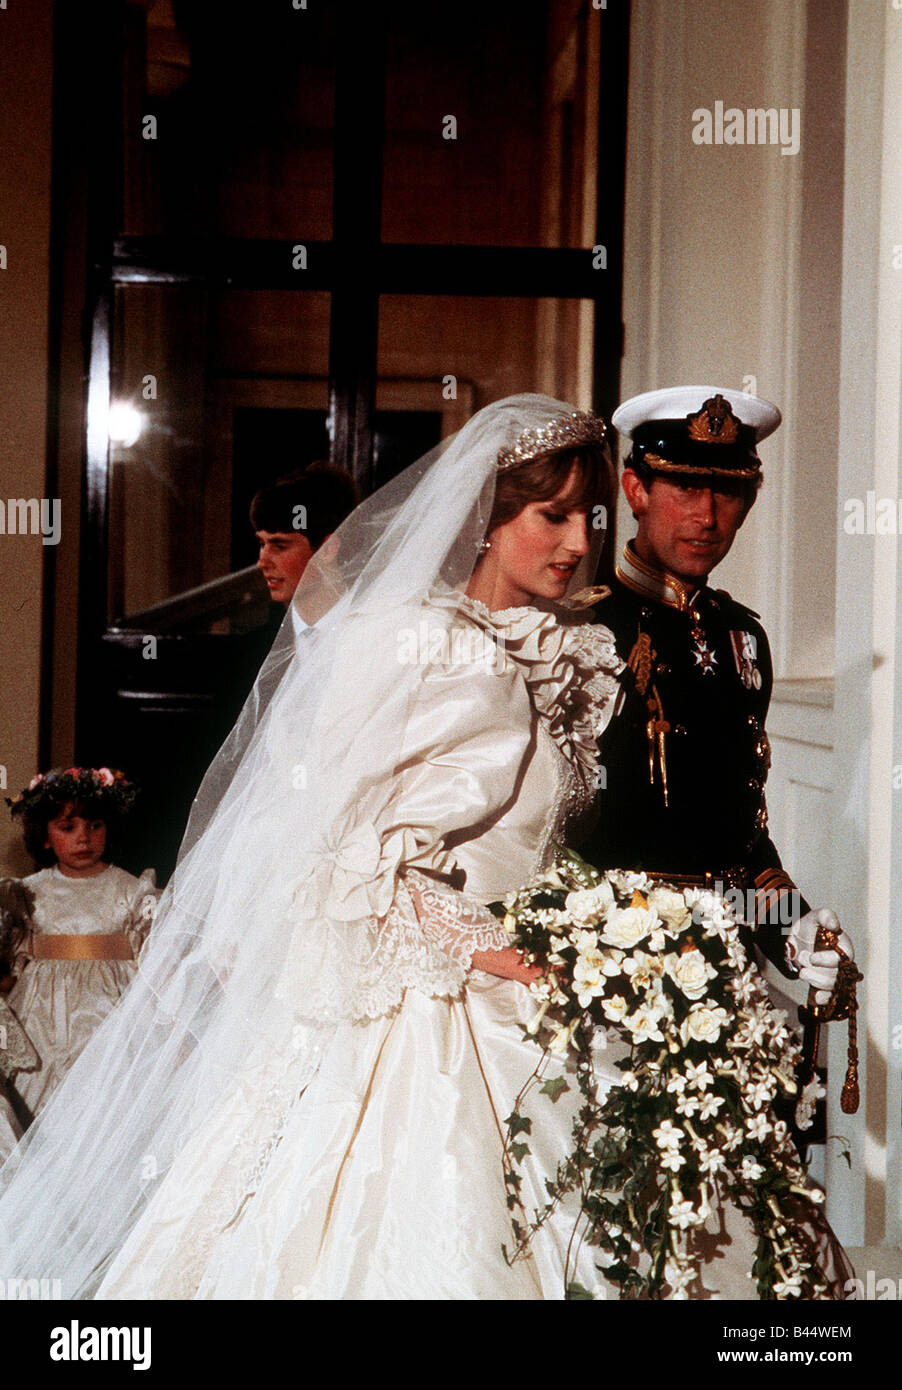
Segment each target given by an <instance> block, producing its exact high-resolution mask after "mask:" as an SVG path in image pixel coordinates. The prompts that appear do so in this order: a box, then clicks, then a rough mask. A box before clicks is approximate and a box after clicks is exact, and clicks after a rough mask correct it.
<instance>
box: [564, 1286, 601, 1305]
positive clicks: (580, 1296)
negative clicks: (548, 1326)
mask: <svg viewBox="0 0 902 1390" xmlns="http://www.w3.org/2000/svg"><path fill="white" fill-rule="evenodd" d="M567 1297H568V1298H569V1299H572V1300H573V1301H574V1302H576V1303H587V1302H588V1303H594V1302H595V1299H594V1298H593V1296H592V1294H590V1293H589V1290H588V1289H584V1288H583V1286H582V1284H577V1283H575V1282H574V1283H572V1284H568V1285H567Z"/></svg>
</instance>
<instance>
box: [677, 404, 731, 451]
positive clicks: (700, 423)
mask: <svg viewBox="0 0 902 1390" xmlns="http://www.w3.org/2000/svg"><path fill="white" fill-rule="evenodd" d="M686 419H687V420H688V421H689V438H690V439H694V440H695V441H696V443H698V444H735V443H736V440H737V439H738V437H739V425H740V421H739V420H737V418H736V416H735V415H734V414H733V410H732V407H731V406H730V403H729V401H725V400H724V398H723V396H721V395H720V394H719V393H718V395H716V396H711V397H710V398H709V399H708V400H706V401H705V403H704V405H703V406H702V408H701V410H700V411H699V412H698V414H697V415H687V416H686Z"/></svg>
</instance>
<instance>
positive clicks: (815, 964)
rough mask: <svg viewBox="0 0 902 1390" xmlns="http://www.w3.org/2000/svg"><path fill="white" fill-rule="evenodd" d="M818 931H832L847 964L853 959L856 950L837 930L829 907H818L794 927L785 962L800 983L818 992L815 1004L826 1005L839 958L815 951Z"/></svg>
mask: <svg viewBox="0 0 902 1390" xmlns="http://www.w3.org/2000/svg"><path fill="white" fill-rule="evenodd" d="M818 927H828V928H831V929H832V930H833V931H835V932H836V933H837V940H838V943H839V945H840V946H841V947H842V949H843V950H844V951H845V953H846V955H847V956H848V957H849V959H850V960H854V959H855V948H854V946H853V945H852V942H851V940H850V939H849V937H848V936H847V935H846V933H845V932H844V931H842V930H841V929H840V925H839V918H838V917H837V915H836V913H835V912H831V911H830V908H829V907H819V908H816V909H815V911H814V912H806V913H805V916H804V917H800V918H799V920H798V921H797V922H795V923H793V925H792V927H791V928H790V931H789V935H788V937H787V938H786V960H787V962H788V964H789V965H790V967H794V968H795V969H796V970H798V972H799V979H800V980H804V981H805V983H806V985H811V986H812V988H814V989H815V990H817V993H816V994H815V996H814V1002H815V1004H826V1003H827V1001H828V999H829V998H830V995H831V994H832V993H833V988H834V985H835V984H836V974H837V971H838V970H839V961H840V957H839V954H838V953H837V952H836V951H815V949H814V939H815V937H816V936H817V929H818Z"/></svg>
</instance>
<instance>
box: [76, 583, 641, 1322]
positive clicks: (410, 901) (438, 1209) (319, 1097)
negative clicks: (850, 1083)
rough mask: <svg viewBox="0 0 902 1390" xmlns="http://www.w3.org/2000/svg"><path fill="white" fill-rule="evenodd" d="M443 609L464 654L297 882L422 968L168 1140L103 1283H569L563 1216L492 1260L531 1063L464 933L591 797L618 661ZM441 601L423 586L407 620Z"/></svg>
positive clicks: (262, 1068)
mask: <svg viewBox="0 0 902 1390" xmlns="http://www.w3.org/2000/svg"><path fill="white" fill-rule="evenodd" d="M451 604H453V606H454V607H455V608H456V609H457V611H458V623H459V626H458V628H457V629H456V631H457V632H458V633H459V632H460V631H461V626H460V625H463V624H464V623H468V624H469V625H470V626H471V629H472V631H473V633H474V635H476V638H477V642H476V644H474V649H475V650H477V651H478V654H477V656H476V657H475V659H473V660H470V661H466V660H464V661H462V662H459V663H452V664H448V665H441V666H436V668H435V672H434V678H432V679H429V680H426V681H424V682H423V685H422V689H421V697H420V699H419V700H418V704H417V707H416V709H415V710H414V711H413V714H412V716H411V719H410V722H409V725H408V729H407V737H406V741H405V746H404V747H403V748H402V749H399V750H398V753H397V768H398V771H397V772H396V773H395V774H394V775H392V776H391V777H388V778H386V781H385V784H384V785H383V786H381V787H379V788H377V789H375V793H374V795H373V796H372V797H371V798H369V799H368V800H366V801H365V802H362V803H361V804H360V805H359V807H358V808H357V809H356V811H355V814H354V816H353V817H351V818H350V819H349V821H348V822H347V823H346V824H345V825H344V826H343V827H342V832H341V837H340V841H339V842H338V843H336V844H334V846H333V847H332V854H331V860H330V861H325V860H324V862H323V863H322V864H321V865H320V866H319V870H318V872H317V873H316V874H315V875H314V879H315V882H314V886H313V887H311V889H310V890H309V891H310V893H311V895H321V900H320V901H319V902H317V903H313V902H311V901H310V900H309V899H308V901H307V903H306V905H305V911H306V912H311V913H312V912H317V911H319V912H321V913H322V914H324V915H326V916H329V915H332V914H334V913H335V911H336V905H335V903H334V902H332V901H330V895H335V896H337V897H339V898H342V899H344V900H345V901H346V900H347V899H348V898H349V897H351V896H352V895H356V896H358V897H362V898H365V900H366V903H367V905H368V906H369V908H370V910H372V911H373V912H380V911H383V910H384V908H385V905H386V904H388V912H387V916H388V921H389V923H390V925H389V927H388V929H387V930H388V931H389V933H390V934H393V935H394V937H395V940H394V941H393V942H392V943H391V946H390V948H389V949H390V950H391V952H392V956H393V959H394V960H395V962H396V964H398V965H400V960H401V957H405V958H406V959H408V960H412V959H414V957H416V956H418V955H420V954H421V950H420V939H425V941H426V942H427V944H428V945H429V946H430V947H431V948H433V950H432V953H431V955H430V956H428V957H423V958H422V959H421V960H420V961H419V962H418V963H416V964H414V967H413V976H408V978H414V977H415V976H417V975H420V976H421V978H420V982H419V985H417V984H412V985H410V986H408V988H407V989H406V991H405V993H404V996H403V999H402V1000H401V1001H400V1003H399V1004H398V1005H397V1006H395V1007H394V1008H392V1009H391V1010H389V1011H388V1012H387V1013H384V1014H381V1015H379V1016H377V1017H375V1018H371V1019H368V1020H364V1021H358V1022H355V1023H348V1024H346V1025H344V1026H343V1027H341V1028H340V1029H339V1030H338V1031H337V1032H336V1034H335V1036H334V1037H333V1038H332V1040H331V1041H330V1043H329V1045H328V1047H327V1049H326V1051H325V1054H324V1055H323V1057H322V1059H321V1062H320V1065H319V1067H318V1070H317V1073H316V1076H315V1078H314V1079H313V1080H312V1081H310V1082H309V1083H308V1084H307V1086H306V1088H305V1089H304V1090H303V1091H302V1092H301V1093H300V1094H298V1093H297V1092H298V1086H297V1085H296V1084H295V1083H293V1081H292V1066H293V1062H292V1050H291V1043H290V1039H286V1040H284V1045H283V1046H282V1047H281V1049H278V1050H274V1051H270V1052H269V1053H268V1055H265V1056H261V1057H260V1058H258V1059H257V1060H256V1061H255V1063H254V1065H253V1066H252V1067H250V1068H249V1069H248V1071H247V1073H246V1074H245V1075H243V1076H242V1077H241V1078H240V1083H239V1084H237V1085H236V1087H235V1091H234V1093H233V1095H232V1096H231V1098H230V1099H229V1101H228V1102H227V1103H226V1104H225V1105H224V1106H223V1107H222V1109H221V1111H220V1113H219V1114H218V1115H217V1116H216V1117H215V1119H214V1121H213V1123H212V1124H210V1125H207V1126H205V1127H204V1128H203V1129H202V1130H201V1131H199V1132H198V1133H197V1134H196V1135H195V1136H193V1137H192V1139H191V1140H190V1141H189V1142H188V1143H187V1144H186V1145H185V1147H184V1149H183V1151H182V1154H181V1156H180V1158H179V1159H178V1161H177V1162H176V1164H175V1166H174V1167H173V1168H172V1169H171V1171H170V1173H169V1175H168V1177H167V1178H166V1180H165V1181H164V1183H163V1184H162V1186H161V1187H160V1189H159V1191H158V1193H157V1195H156V1196H155V1198H154V1199H153V1200H152V1202H151V1203H150V1206H149V1207H148V1210H147V1212H146V1214H145V1216H144V1218H143V1219H142V1221H141V1222H140V1224H139V1225H138V1226H137V1227H136V1229H135V1230H134V1232H133V1234H132V1236H131V1238H130V1239H129V1241H128V1242H127V1244H126V1245H125V1247H124V1248H123V1249H122V1251H121V1252H120V1254H119V1256H118V1257H117V1259H116V1260H115V1262H114V1263H113V1265H112V1267H111V1268H110V1270H109V1272H108V1274H107V1277H106V1279H105V1280H104V1283H103V1285H102V1287H101V1289H100V1297H109V1298H146V1297H155V1298H191V1297H195V1296H200V1297H222V1298H318V1299H322V1298H326V1299H347V1298H410V1299H412V1298H436V1299H475V1298H498V1299H502V1298H503V1299H520V1298H559V1297H562V1296H563V1292H564V1287H563V1266H564V1260H563V1252H564V1250H565V1248H566V1243H567V1241H568V1240H569V1236H570V1233H571V1232H570V1228H569V1227H568V1225H567V1223H566V1221H563V1220H562V1221H561V1222H560V1223H559V1224H558V1226H557V1227H556V1228H555V1229H554V1231H553V1232H549V1233H548V1235H547V1237H546V1236H545V1234H544V1233H543V1237H542V1239H541V1240H539V1241H537V1242H536V1248H535V1251H534V1254H533V1256H532V1257H531V1258H529V1259H526V1260H520V1261H517V1262H515V1263H514V1264H513V1265H511V1266H508V1265H507V1264H506V1262H505V1260H504V1258H503V1255H502V1245H505V1244H507V1245H508V1246H510V1245H511V1244H512V1240H511V1228H510V1220H509V1213H508V1210H507V1206H506V1202H505V1186H504V1181H503V1169H502V1137H503V1133H504V1120H505V1118H506V1116H507V1115H508V1114H509V1112H510V1110H511V1109H512V1108H513V1103H514V1100H515V1098H516V1096H517V1093H518V1092H519V1090H520V1088H521V1086H522V1085H523V1084H524V1082H525V1081H526V1079H527V1078H528V1076H529V1074H530V1072H531V1071H532V1069H533V1068H534V1066H535V1065H536V1062H537V1061H538V1058H539V1052H538V1049H537V1048H536V1047H535V1046H534V1045H533V1044H531V1043H529V1042H526V1041H524V1039H523V1035H522V1030H521V1025H522V1024H524V1023H526V1022H527V1021H528V1019H529V1018H530V1016H531V1015H532V1013H534V1012H535V1000H534V999H533V998H532V996H531V995H530V994H529V992H528V990H527V989H526V988H525V987H524V986H523V985H521V984H518V983H516V982H514V981H511V980H503V979H498V978H495V977H492V976H490V975H487V974H484V973H483V972H482V971H479V970H475V971H469V969H468V967H469V957H470V955H471V954H472V952H473V950H475V949H491V948H501V947H504V946H506V945H507V944H508V941H509V939H508V937H507V934H506V932H505V930H504V928H503V926H502V925H501V923H500V922H499V920H498V919H497V918H496V917H493V916H492V914H490V913H488V912H487V911H486V910H485V908H484V904H485V903H487V902H491V901H493V900H497V899H500V898H501V897H502V896H503V895H504V894H505V893H506V892H507V891H508V890H510V889H512V888H516V887H517V886H518V885H519V884H521V883H523V882H525V881H526V880H527V879H529V878H530V877H531V876H532V875H533V874H534V873H535V872H537V871H538V870H539V869H540V868H543V867H545V866H547V864H548V863H549V862H550V860H551V858H552V857H553V852H554V844H555V842H556V841H563V840H564V839H565V838H566V837H567V836H568V834H569V833H570V832H571V831H572V829H573V828H574V826H575V824H576V823H577V822H578V820H579V817H580V816H581V815H582V814H584V813H585V812H586V810H587V809H588V808H589V806H590V805H591V801H592V798H593V796H594V785H595V780H596V779H594V778H593V776H592V773H593V772H594V771H595V770H596V759H597V748H596V739H597V736H598V735H599V734H600V732H601V731H602V729H603V727H604V725H605V724H606V723H607V720H608V718H609V716H610V712H611V708H612V703H613V699H614V697H615V694H616V690H617V683H616V679H615V677H616V674H617V672H618V670H619V669H620V667H621V665H622V663H621V662H620V661H619V659H618V658H617V657H616V654H615V652H614V648H613V644H612V642H611V638H610V634H609V633H608V632H607V630H606V629H604V628H600V627H594V626H588V625H581V624H578V623H577V622H575V621H573V620H570V621H567V620H566V618H565V619H564V621H563V622H562V621H559V620H558V618H557V617H556V616H555V615H554V614H553V613H551V612H543V611H540V610H539V609H537V608H520V609H511V610H507V611H506V612H503V613H490V612H489V611H488V610H487V609H485V608H484V607H483V606H482V605H480V604H477V603H475V602H473V601H470V600H467V599H465V598H462V596H461V595H459V594H458V595H456V596H453V597H452V596H450V595H449V596H447V597H446V599H445V600H444V607H445V608H447V607H448V606H449V605H451ZM442 607H443V602H442V599H441V598H440V597H436V598H435V599H433V601H432V603H430V604H427V605H425V606H424V610H423V614H424V620H425V621H427V622H428V621H429V619H430V617H431V616H433V615H436V614H438V615H439V616H440V612H441V609H442ZM480 634H481V635H482V636H483V638H484V639H487V640H485V642H484V645H483V646H482V647H481V648H480V647H478V645H477V644H478V641H479V635H480ZM496 640H497V642H498V645H497V646H496ZM453 882H459V883H461V884H462V888H463V891H460V890H457V889H455V888H453V887H451V886H450V885H451V883H453ZM353 910H354V911H355V912H357V911H359V910H360V909H359V906H358V905H355V907H354V909H353ZM441 957H444V962H445V963H444V964H439V963H438V962H439V961H440V959H441ZM574 1094H575V1091H574ZM549 1112H550V1114H549V1117H548V1118H549V1125H548V1126H547V1127H543V1132H542V1134H541V1136H538V1135H537V1136H536V1140H535V1141H534V1147H535V1145H537V1147H538V1150H539V1151H540V1152H541V1154H542V1157H543V1158H544V1163H542V1162H541V1161H538V1162H537V1164H536V1167H535V1172H534V1174H533V1182H532V1187H533V1191H532V1192H531V1194H530V1197H529V1200H530V1201H531V1202H532V1204H533V1205H539V1204H541V1203H543V1202H544V1200H545V1195H544V1190H543V1178H544V1177H546V1176H547V1177H549V1178H550V1177H553V1176H554V1172H555V1170H556V1166H557V1161H558V1157H559V1156H560V1155H561V1154H562V1153H563V1152H564V1149H565V1146H566V1141H567V1138H568V1135H569V1127H570V1123H571V1121H572V1113H571V1112H570V1110H569V1109H568V1107H567V1106H566V1104H563V1105H560V1107H559V1108H558V1107H554V1108H552V1107H550V1106H549ZM584 1263H586V1271H587V1272H586V1276H585V1277H587V1278H589V1279H590V1283H591V1284H595V1283H597V1282H598V1276H597V1274H596V1273H595V1272H594V1268H593V1265H592V1262H591V1260H588V1261H585V1262H584Z"/></svg>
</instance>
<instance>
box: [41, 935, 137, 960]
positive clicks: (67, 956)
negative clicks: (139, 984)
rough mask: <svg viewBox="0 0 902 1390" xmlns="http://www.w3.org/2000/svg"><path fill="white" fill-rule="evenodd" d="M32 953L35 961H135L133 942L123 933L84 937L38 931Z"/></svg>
mask: <svg viewBox="0 0 902 1390" xmlns="http://www.w3.org/2000/svg"><path fill="white" fill-rule="evenodd" d="M31 954H32V955H33V956H34V959H35V960H134V952H133V950H132V947H131V942H130V941H129V939H128V937H127V936H126V934H125V932H123V931H114V932H85V934H84V935H83V936H62V935H61V936H56V935H54V934H53V933H51V932H35V933H34V935H33V936H32V938H31Z"/></svg>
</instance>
